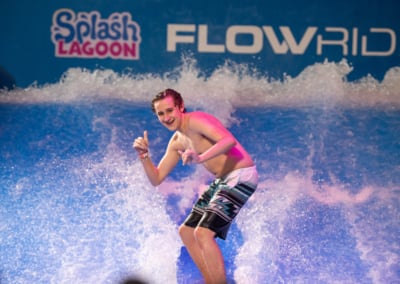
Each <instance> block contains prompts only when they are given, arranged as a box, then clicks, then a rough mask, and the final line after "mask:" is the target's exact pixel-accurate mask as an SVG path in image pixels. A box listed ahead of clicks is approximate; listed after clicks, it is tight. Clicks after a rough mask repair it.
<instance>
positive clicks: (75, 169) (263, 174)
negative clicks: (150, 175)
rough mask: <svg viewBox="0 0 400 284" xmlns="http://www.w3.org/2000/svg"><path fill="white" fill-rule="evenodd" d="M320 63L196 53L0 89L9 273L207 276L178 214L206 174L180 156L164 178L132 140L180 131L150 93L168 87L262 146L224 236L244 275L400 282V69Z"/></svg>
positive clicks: (236, 276) (20, 276)
mask: <svg viewBox="0 0 400 284" xmlns="http://www.w3.org/2000/svg"><path fill="white" fill-rule="evenodd" d="M350 72H351V68H350V67H349V65H348V64H347V63H346V62H345V61H343V62H339V63H330V62H325V63H321V64H315V65H313V66H309V67H308V68H306V69H305V70H304V71H303V72H302V73H301V74H300V75H299V76H298V77H296V78H290V77H287V78H284V79H282V80H273V79H270V78H266V77H263V76H261V75H260V74H258V73H257V72H256V71H255V70H251V69H249V68H246V66H238V65H235V64H227V65H226V66H222V67H220V68H218V69H217V70H215V72H214V73H213V74H211V75H209V76H205V75H204V74H202V72H201V70H198V69H197V68H196V65H195V62H193V61H192V60H188V61H187V62H184V63H183V64H182V66H181V67H179V68H177V70H174V71H173V72H171V73H170V74H164V75H163V76H158V75H153V74H145V75H136V76H135V75H132V74H130V75H129V74H128V75H120V74H116V73H114V72H112V71H110V70H95V71H92V72H90V71H86V70H80V69H70V70H68V71H67V72H66V74H65V76H63V78H62V79H61V80H60V82H59V83H57V84H51V85H46V86H31V87H29V88H27V89H23V90H22V89H17V90H13V91H3V92H2V93H0V157H1V158H0V179H1V183H0V198H1V204H0V282H1V283H4V284H9V283H10V284H11V283H12V284H14V283H119V282H120V281H122V279H124V278H125V277H128V276H139V277H141V278H142V279H145V280H147V281H149V282H150V283H160V284H165V283H201V280H200V275H199V273H198V272H197V270H196V268H195V267H194V265H193V264H192V262H191V260H190V258H189V257H188V255H187V252H186V250H185V249H183V248H182V244H181V242H180V239H179V236H178V234H177V227H178V226H179V224H180V223H181V222H182V220H183V219H184V218H185V216H186V214H187V213H188V210H190V208H191V205H192V203H193V201H194V199H195V198H196V195H197V194H198V193H199V192H201V191H202V190H203V189H204V188H205V186H206V185H207V183H208V182H209V180H210V178H211V177H210V176H209V174H208V173H207V172H205V170H204V169H202V168H201V167H195V166H189V167H188V166H185V167H184V166H182V165H178V167H177V168H176V170H174V172H173V173H172V175H171V177H170V178H169V179H168V180H167V181H165V182H164V183H163V184H162V185H161V186H159V187H158V188H154V187H152V186H151V185H150V183H149V182H148V181H147V178H146V176H145V174H144V172H143V170H142V167H141V164H140V162H139V161H138V160H137V157H136V154H135V153H134V151H133V150H132V147H131V145H132V142H133V140H134V138H135V137H137V136H139V135H142V133H143V131H144V130H148V133H149V140H150V149H151V154H152V157H153V159H154V160H155V161H158V160H159V159H160V157H161V155H162V154H163V150H164V149H165V146H166V143H167V141H168V139H169V137H170V135H171V133H170V132H168V131H167V130H166V129H165V128H163V126H161V125H160V124H159V122H158V121H157V119H156V117H155V116H154V115H153V114H152V113H151V110H150V108H149V101H150V100H151V98H152V97H153V95H154V94H155V93H157V92H158V91H160V90H163V89H165V88H167V87H171V88H175V89H177V90H178V91H180V92H181V93H182V94H183V96H184V99H185V102H186V107H187V108H188V109H189V110H194V109H201V110H205V111H207V112H210V113H212V114H214V115H216V116H217V117H218V118H220V119H221V120H222V121H223V122H224V123H225V124H226V125H227V126H228V127H229V128H230V129H231V131H232V132H233V133H234V134H235V135H236V136H237V137H238V139H239V140H240V141H241V143H242V144H243V145H244V146H245V147H246V148H247V149H248V151H249V152H250V153H251V154H252V155H253V157H254V159H255V161H256V164H257V166H258V169H259V172H260V185H259V188H258V190H257V192H256V193H255V194H254V195H253V197H252V198H251V199H250V200H249V202H248V204H247V205H246V206H245V207H244V208H243V210H242V211H241V213H240V214H239V215H238V217H237V219H236V222H235V223H234V225H233V226H232V228H231V231H230V233H229V235H228V239H227V240H226V241H220V240H218V242H219V244H220V245H221V247H222V250H223V254H224V256H225V259H226V265H227V273H228V277H229V278H230V279H231V282H232V283H233V282H235V283H240V284H242V283H249V284H255V283H397V282H399V281H400V264H399V263H400V257H399V256H400V242H399V241H400V234H399V231H400V221H399V220H400V91H399V90H400V86H399V85H400V69H399V68H393V69H390V70H388V71H387V73H386V76H385V78H384V80H383V81H382V82H378V81H376V80H375V79H374V78H372V77H365V78H363V79H362V80H359V81H357V82H347V80H346V76H347V75H348V74H349V73H350Z"/></svg>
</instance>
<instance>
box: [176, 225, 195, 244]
mask: <svg viewBox="0 0 400 284" xmlns="http://www.w3.org/2000/svg"><path fill="white" fill-rule="evenodd" d="M178 233H179V236H180V237H181V239H182V240H183V241H185V240H192V239H194V228H192V227H188V226H186V225H184V224H182V225H180V226H179V229H178Z"/></svg>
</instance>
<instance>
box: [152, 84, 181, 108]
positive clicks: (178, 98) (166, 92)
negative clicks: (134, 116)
mask: <svg viewBox="0 0 400 284" xmlns="http://www.w3.org/2000/svg"><path fill="white" fill-rule="evenodd" d="M166 97H172V98H173V99H174V103H175V106H178V107H179V108H180V107H181V106H182V105H183V99H182V96H181V94H180V93H178V92H177V91H175V90H173V89H165V90H164V91H162V92H159V93H158V94H157V95H156V96H155V97H154V98H153V99H152V100H151V110H152V111H153V112H154V113H155V112H156V109H155V108H154V104H155V103H156V102H158V101H160V100H162V99H164V98H166ZM183 112H186V109H183Z"/></svg>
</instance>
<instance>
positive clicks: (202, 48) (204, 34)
mask: <svg viewBox="0 0 400 284" xmlns="http://www.w3.org/2000/svg"><path fill="white" fill-rule="evenodd" d="M198 50H199V52H215V53H223V52H225V46H224V45H223V44H208V27H207V26H206V25H199V42H198Z"/></svg>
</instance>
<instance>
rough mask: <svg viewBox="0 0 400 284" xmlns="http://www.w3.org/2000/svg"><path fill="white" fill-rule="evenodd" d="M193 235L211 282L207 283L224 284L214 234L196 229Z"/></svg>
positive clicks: (204, 229)
mask: <svg viewBox="0 0 400 284" xmlns="http://www.w3.org/2000/svg"><path fill="white" fill-rule="evenodd" d="M194 234H195V238H196V241H197V245H198V246H199V248H200V250H201V252H202V256H203V262H204V264H205V266H206V268H207V271H208V275H209V277H210V280H211V282H207V283H213V284H224V283H226V274H225V264H224V259H223V256H222V253H221V249H220V248H219V246H218V244H217V242H216V241H215V232H213V231H211V230H210V229H207V228H202V227H197V228H196V229H195V230H194Z"/></svg>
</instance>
